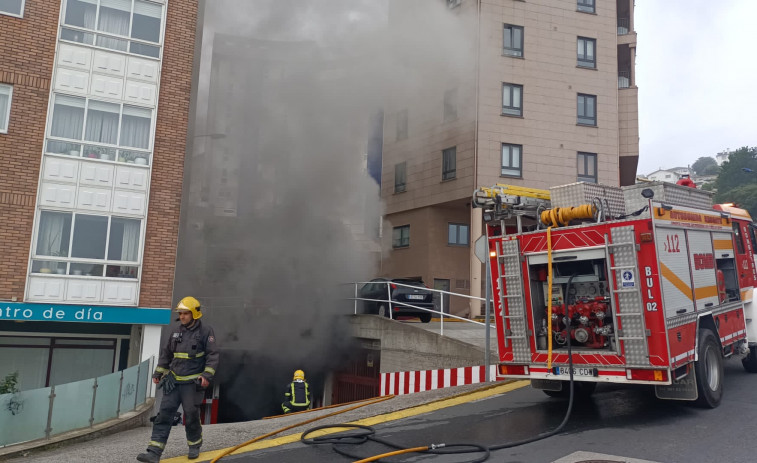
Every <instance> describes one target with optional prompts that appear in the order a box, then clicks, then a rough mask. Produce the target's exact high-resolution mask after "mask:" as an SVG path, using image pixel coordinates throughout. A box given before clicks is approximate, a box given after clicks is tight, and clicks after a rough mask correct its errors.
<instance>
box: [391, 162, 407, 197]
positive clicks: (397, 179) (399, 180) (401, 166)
mask: <svg viewBox="0 0 757 463" xmlns="http://www.w3.org/2000/svg"><path fill="white" fill-rule="evenodd" d="M406 189H407V162H400V163H398V164H395V165H394V192H395V193H402V192H403V191H405V190H406Z"/></svg>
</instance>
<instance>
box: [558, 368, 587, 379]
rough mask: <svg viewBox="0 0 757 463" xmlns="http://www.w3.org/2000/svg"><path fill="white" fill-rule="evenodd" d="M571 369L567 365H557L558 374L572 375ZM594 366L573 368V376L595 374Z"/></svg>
mask: <svg viewBox="0 0 757 463" xmlns="http://www.w3.org/2000/svg"><path fill="white" fill-rule="evenodd" d="M569 370H570V369H569V368H567V367H557V374H558V375H565V376H570V371H569ZM594 372H595V369H594V368H573V376H592V377H593V376H595V374H594Z"/></svg>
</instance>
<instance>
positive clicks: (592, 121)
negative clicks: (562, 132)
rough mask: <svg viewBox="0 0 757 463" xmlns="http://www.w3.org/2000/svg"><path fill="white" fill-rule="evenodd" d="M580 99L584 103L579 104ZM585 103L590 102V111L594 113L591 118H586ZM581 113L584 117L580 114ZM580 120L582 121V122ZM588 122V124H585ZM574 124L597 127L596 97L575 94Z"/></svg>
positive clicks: (586, 94)
mask: <svg viewBox="0 0 757 463" xmlns="http://www.w3.org/2000/svg"><path fill="white" fill-rule="evenodd" d="M581 98H583V99H584V103H583V104H581ZM587 101H592V103H593V104H592V111H593V112H594V116H593V117H591V118H590V117H589V116H586V115H585V113H586V108H587V107H588V106H587V104H586V103H587ZM582 111H583V113H584V115H582V114H581V112H582ZM581 119H584V121H582V120H581ZM587 121H590V122H587ZM576 124H578V125H583V126H587V127H596V126H597V95H590V94H588V93H578V94H576Z"/></svg>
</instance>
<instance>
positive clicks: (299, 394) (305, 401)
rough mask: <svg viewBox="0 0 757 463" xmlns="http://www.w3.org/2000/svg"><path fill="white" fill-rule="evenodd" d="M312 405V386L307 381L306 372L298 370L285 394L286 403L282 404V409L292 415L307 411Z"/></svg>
mask: <svg viewBox="0 0 757 463" xmlns="http://www.w3.org/2000/svg"><path fill="white" fill-rule="evenodd" d="M310 405H311V404H310V386H308V383H307V381H305V372H304V371H302V370H297V371H295V372H294V377H293V378H292V382H291V383H289V385H288V386H287V388H286V392H284V403H282V404H281V409H282V410H284V413H292V412H299V411H302V410H307V409H309V408H310Z"/></svg>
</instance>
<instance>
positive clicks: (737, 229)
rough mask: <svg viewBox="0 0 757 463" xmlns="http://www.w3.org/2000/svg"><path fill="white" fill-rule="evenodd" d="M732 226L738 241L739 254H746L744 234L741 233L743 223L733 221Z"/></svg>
mask: <svg viewBox="0 0 757 463" xmlns="http://www.w3.org/2000/svg"><path fill="white" fill-rule="evenodd" d="M731 228H733V240H734V241H735V242H736V250H737V251H738V253H739V254H744V236H743V235H742V233H741V225H739V223H738V222H733V223H732V224H731Z"/></svg>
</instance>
